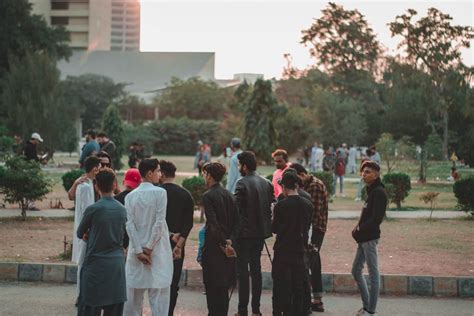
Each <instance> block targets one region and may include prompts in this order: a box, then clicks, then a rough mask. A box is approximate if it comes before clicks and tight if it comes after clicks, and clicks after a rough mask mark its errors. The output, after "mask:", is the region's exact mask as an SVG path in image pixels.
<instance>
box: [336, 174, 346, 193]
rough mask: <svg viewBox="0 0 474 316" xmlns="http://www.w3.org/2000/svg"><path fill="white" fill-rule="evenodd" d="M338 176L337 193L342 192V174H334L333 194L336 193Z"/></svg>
mask: <svg viewBox="0 0 474 316" xmlns="http://www.w3.org/2000/svg"><path fill="white" fill-rule="evenodd" d="M338 178H339V193H340V194H342V193H343V192H344V176H338V175H336V174H334V194H336V191H337V190H336V189H337V179H338Z"/></svg>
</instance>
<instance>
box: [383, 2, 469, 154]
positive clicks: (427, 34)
mask: <svg viewBox="0 0 474 316" xmlns="http://www.w3.org/2000/svg"><path fill="white" fill-rule="evenodd" d="M417 14H418V13H417V12H416V11H415V10H413V9H409V10H408V11H407V13H405V14H403V15H399V16H397V17H396V18H395V21H394V22H392V23H389V26H390V31H391V33H392V37H393V36H397V35H399V36H401V37H402V41H401V42H400V44H399V45H398V47H399V48H401V49H403V50H404V51H405V54H406V61H407V62H408V63H410V64H411V65H413V66H415V67H417V68H418V69H421V70H422V71H425V72H427V73H428V74H430V75H431V78H432V81H433V89H432V93H433V94H434V95H435V96H436V97H437V98H439V101H440V103H439V107H438V111H439V113H440V114H441V116H442V129H443V154H444V157H445V159H447V155H448V144H449V110H450V108H452V107H453V106H456V104H452V102H450V99H449V98H448V97H447V96H446V95H447V94H448V93H449V91H448V90H447V85H448V83H449V80H447V78H448V74H449V72H451V71H452V70H453V69H460V68H464V66H463V64H462V60H461V49H462V48H469V47H470V42H469V41H470V40H472V39H473V38H474V31H473V28H472V27H471V26H457V25H452V24H451V20H452V17H451V16H449V15H448V14H444V13H442V12H441V11H439V10H438V9H436V8H429V9H428V13H427V16H426V17H423V18H421V19H419V20H418V21H416V22H415V21H414V18H415V16H416V15H417Z"/></svg>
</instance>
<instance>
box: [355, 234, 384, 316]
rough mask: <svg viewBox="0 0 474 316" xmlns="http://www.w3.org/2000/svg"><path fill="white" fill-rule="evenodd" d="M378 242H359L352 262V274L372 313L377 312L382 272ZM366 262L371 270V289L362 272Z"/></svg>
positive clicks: (366, 305)
mask: <svg viewBox="0 0 474 316" xmlns="http://www.w3.org/2000/svg"><path fill="white" fill-rule="evenodd" d="M378 242H379V240H378V239H375V240H370V241H367V242H362V243H360V244H358V246H357V253H356V255H355V258H354V262H353V264H352V276H353V277H354V279H355V281H356V282H357V286H358V287H359V291H360V296H361V298H362V304H363V307H364V309H365V310H366V311H368V312H370V313H375V309H376V307H377V300H378V298H379V288H380V274H379V265H378V254H377V244H378ZM364 262H366V263H367V269H368V270H369V282H370V291H369V289H368V288H367V282H366V281H365V278H364V275H363V274H362V270H363V269H364Z"/></svg>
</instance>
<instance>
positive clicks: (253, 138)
mask: <svg viewBox="0 0 474 316" xmlns="http://www.w3.org/2000/svg"><path fill="white" fill-rule="evenodd" d="M244 104H245V110H244V131H243V143H244V145H245V148H246V149H247V150H251V151H253V152H254V153H255V155H256V156H257V157H258V158H259V159H262V160H264V161H265V162H267V163H270V161H271V153H272V151H273V150H274V149H275V146H276V143H277V129H276V126H275V124H274V123H275V120H276V118H277V117H278V116H279V114H280V113H281V111H282V108H281V107H280V106H279V105H278V103H277V100H276V98H275V95H274V93H273V90H272V83H271V81H269V80H263V79H258V80H257V81H256V82H255V85H254V88H253V91H252V94H251V96H250V98H249V99H248V101H247V102H244Z"/></svg>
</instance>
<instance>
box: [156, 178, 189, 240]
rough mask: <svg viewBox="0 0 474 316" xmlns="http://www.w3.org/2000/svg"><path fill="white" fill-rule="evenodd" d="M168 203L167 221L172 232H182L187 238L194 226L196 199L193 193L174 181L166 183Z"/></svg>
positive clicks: (164, 185) (163, 185) (182, 235)
mask: <svg viewBox="0 0 474 316" xmlns="http://www.w3.org/2000/svg"><path fill="white" fill-rule="evenodd" d="M161 187H162V188H163V189H165V190H166V193H167V197H168V204H167V206H166V223H167V224H168V229H169V231H170V233H180V235H181V237H184V238H187V237H188V235H189V232H190V231H191V228H193V215H194V201H193V197H192V196H191V193H189V191H188V190H186V189H184V188H183V187H181V186H179V185H177V184H174V183H165V184H162V185H161Z"/></svg>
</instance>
